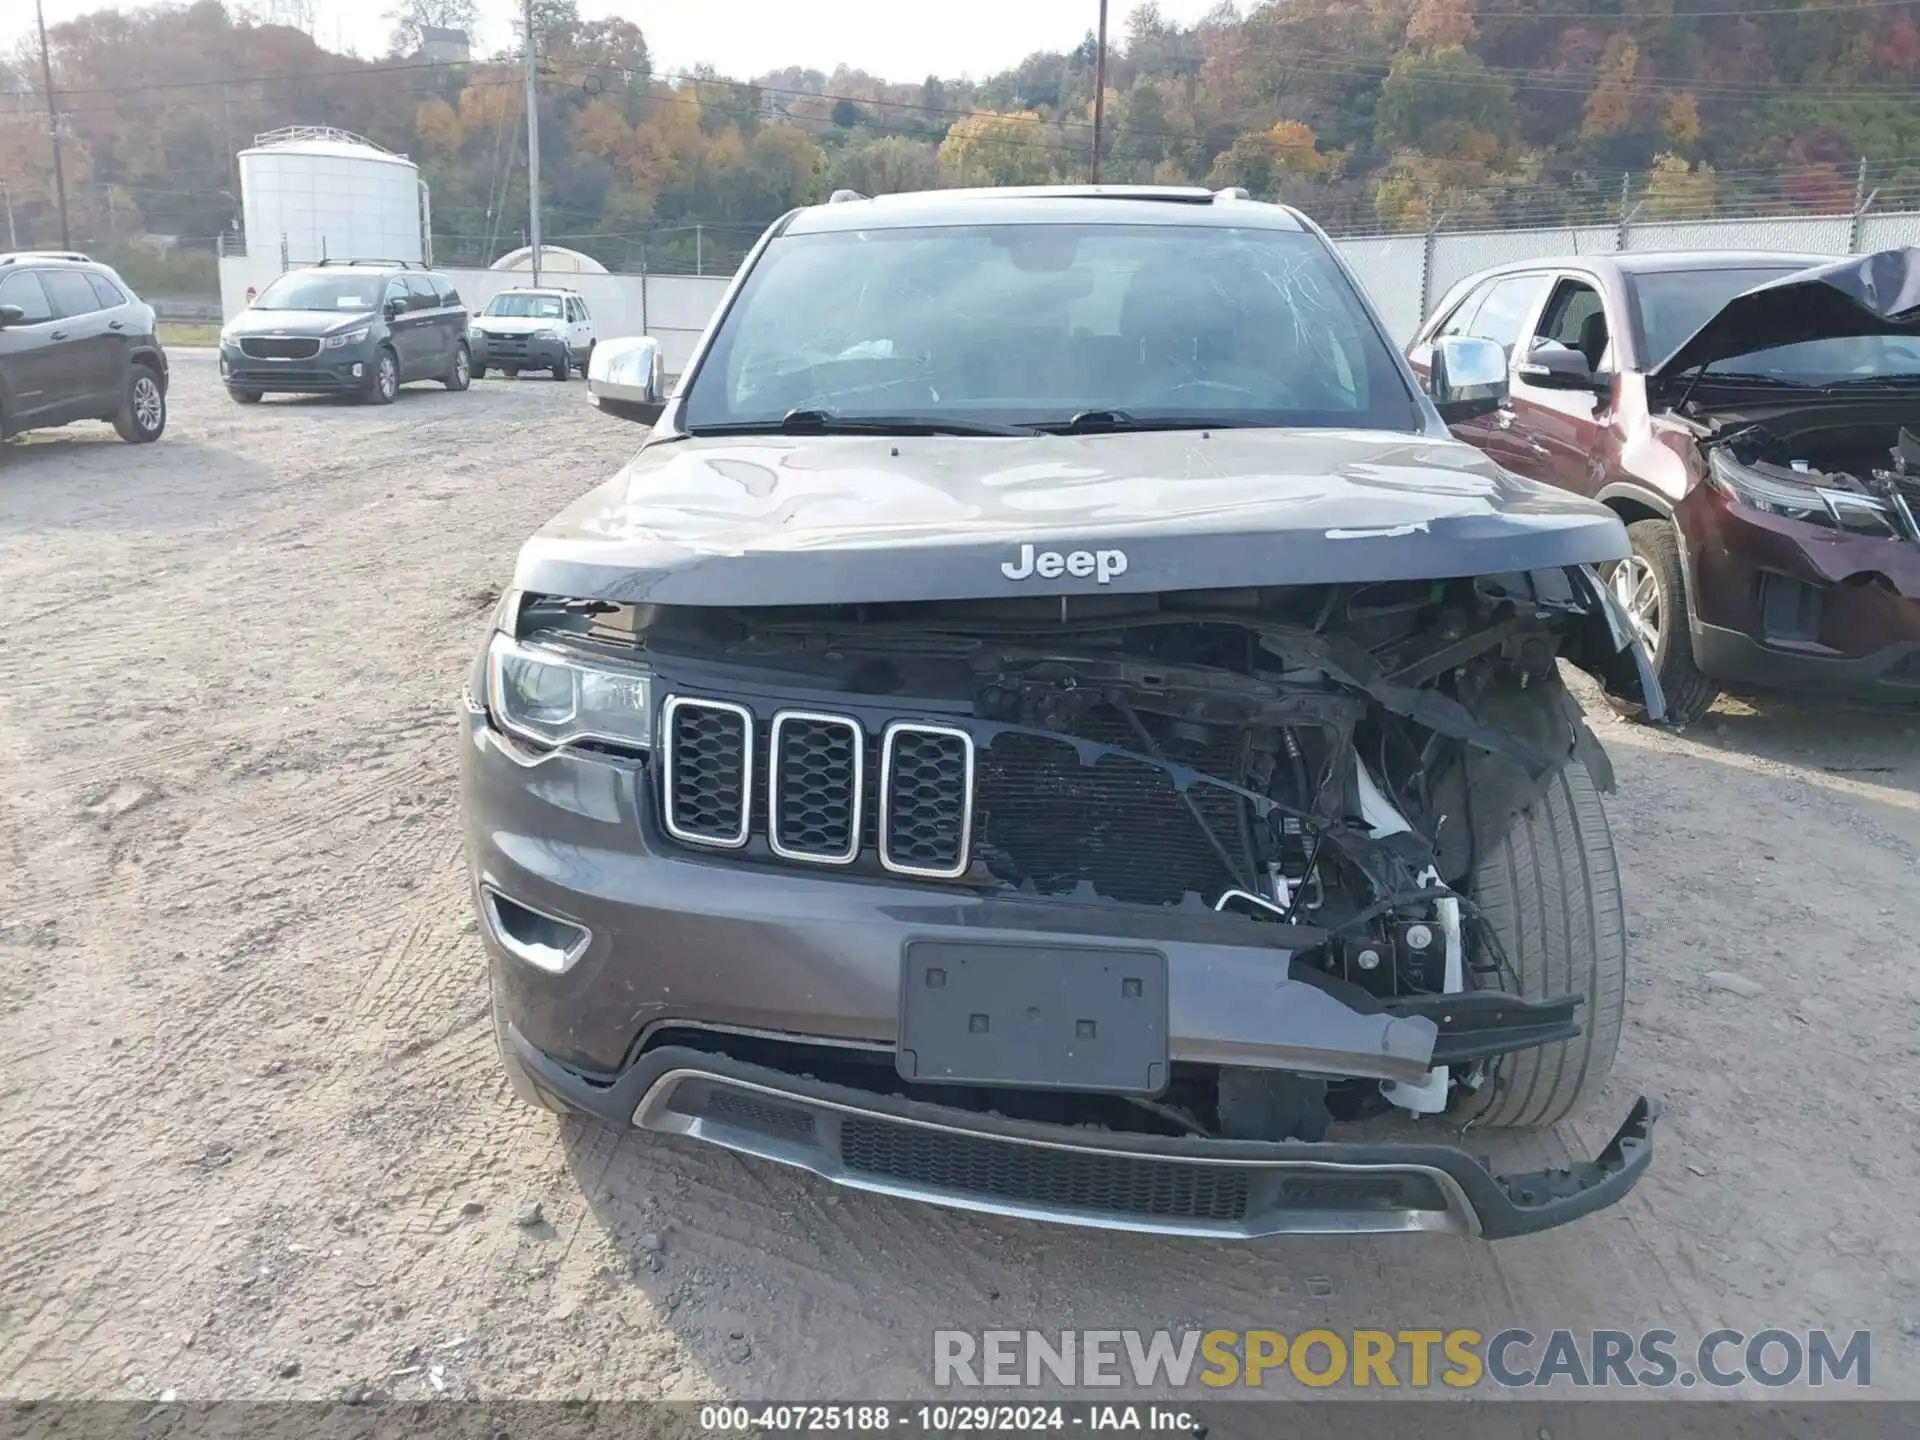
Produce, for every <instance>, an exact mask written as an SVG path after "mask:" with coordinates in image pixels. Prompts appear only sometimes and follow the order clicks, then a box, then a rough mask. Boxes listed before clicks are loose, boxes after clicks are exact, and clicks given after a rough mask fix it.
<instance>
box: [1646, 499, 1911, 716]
mask: <svg viewBox="0 0 1920 1440" xmlns="http://www.w3.org/2000/svg"><path fill="white" fill-rule="evenodd" d="M1675 518H1676V519H1677V520H1678V522H1679V525H1680V530H1681V534H1682V536H1683V537H1684V540H1685V544H1686V560H1687V579H1688V584H1689V590H1690V591H1691V595H1690V599H1691V601H1692V606H1691V608H1692V617H1691V620H1692V623H1691V628H1690V634H1689V638H1690V639H1691V640H1692V642H1693V654H1694V660H1695V663H1697V664H1698V665H1699V666H1700V668H1701V670H1702V671H1704V672H1705V673H1706V674H1708V675H1710V676H1712V677H1713V678H1714V679H1715V680H1719V681H1722V682H1726V683H1730V684H1745V685H1758V686H1769V687H1772V686H1778V687H1781V688H1785V689H1793V690H1804V691H1809V692H1814V693H1818V694H1829V695H1854V696H1861V697H1866V698H1874V699H1885V700H1906V701H1920V544H1915V543H1913V542H1912V541H1910V540H1893V539H1879V538H1876V537H1873V536H1864V535H1844V534H1841V533H1839V532H1837V531H1834V530H1830V529H1827V528H1824V527H1821V526H1816V525H1810V524H1806V523H1804V522H1801V521H1797V520H1790V519H1787V518H1785V517H1782V516H1776V515H1770V514H1767V513H1765V512H1763V511H1759V510H1754V509H1750V508H1748V507H1746V506H1743V505H1738V504H1735V503H1734V502H1733V501H1732V500H1730V499H1729V498H1728V497H1727V496H1726V495H1724V494H1723V493H1722V492H1721V491H1719V490H1718V489H1717V488H1715V487H1714V486H1712V485H1705V484H1703V485H1699V486H1696V487H1695V488H1694V490H1693V491H1692V493H1690V494H1689V495H1688V496H1687V498H1686V499H1685V500H1684V501H1683V502H1682V503H1681V505H1680V506H1679V508H1678V510H1677V511H1676V512H1675Z"/></svg>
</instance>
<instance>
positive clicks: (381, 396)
mask: <svg viewBox="0 0 1920 1440" xmlns="http://www.w3.org/2000/svg"><path fill="white" fill-rule="evenodd" d="M399 393H400V358H399V357H398V356H397V355H395V354H394V353H393V351H391V350H389V349H387V348H386V347H385V346H382V347H381V349H380V353H379V354H378V355H376V356H375V357H374V361H373V368H372V369H371V370H369V371H368V372H367V383H366V385H365V387H364V388H363V389H362V390H361V392H360V401H361V403H362V404H364V405H391V404H392V403H393V397H394V396H396V395H398V394H399Z"/></svg>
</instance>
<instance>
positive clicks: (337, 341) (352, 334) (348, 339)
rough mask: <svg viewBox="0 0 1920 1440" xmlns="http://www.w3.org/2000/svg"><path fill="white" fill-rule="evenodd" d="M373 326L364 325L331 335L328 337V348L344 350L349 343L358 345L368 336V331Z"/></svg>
mask: <svg viewBox="0 0 1920 1440" xmlns="http://www.w3.org/2000/svg"><path fill="white" fill-rule="evenodd" d="M371 328H372V327H371V326H368V325H362V326H361V327H360V328H359V329H358V330H347V331H344V332H342V333H341V334H338V335H329V336H328V337H327V349H329V350H344V349H346V348H347V346H349V345H358V344H359V343H360V342H361V341H362V340H364V339H366V338H367V331H368V330H370V329H371Z"/></svg>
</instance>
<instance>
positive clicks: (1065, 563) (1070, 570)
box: [1000, 545, 1127, 585]
mask: <svg viewBox="0 0 1920 1440" xmlns="http://www.w3.org/2000/svg"><path fill="white" fill-rule="evenodd" d="M1000 573H1001V574H1002V575H1004V576H1006V577H1007V578H1008V579H1009V580H1024V579H1026V578H1027V577H1028V576H1029V575H1038V576H1039V577H1040V578H1041V579H1042V580H1052V579H1055V578H1057V577H1058V576H1060V575H1063V574H1065V575H1077V576H1080V577H1082V578H1084V577H1086V576H1088V575H1091V576H1093V577H1094V578H1095V579H1096V580H1098V581H1099V582H1100V583H1101V584H1102V585H1105V584H1106V583H1107V582H1108V581H1109V580H1111V579H1113V578H1114V576H1116V575H1124V574H1126V573H1127V552H1126V551H1124V550H1069V551H1066V552H1064V553H1063V552H1061V551H1059V550H1042V551H1040V553H1039V554H1037V555H1036V554H1035V553H1034V549H1033V546H1031V545H1022V546H1021V547H1020V558H1019V559H1018V560H1004V561H1002V562H1001V564H1000Z"/></svg>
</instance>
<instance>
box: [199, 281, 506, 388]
mask: <svg viewBox="0 0 1920 1440" xmlns="http://www.w3.org/2000/svg"><path fill="white" fill-rule="evenodd" d="M220 378H221V379H222V380H223V381H225V382H226V387H227V393H228V394H229V395H231V396H232V397H233V398H234V399H235V400H237V401H239V402H240V403H241V404H243V405H251V404H255V403H257V402H258V401H259V399H260V397H261V396H263V395H270V394H344V395H351V396H354V397H355V398H357V399H359V400H362V401H365V402H366V403H368V404H371V405H390V404H392V403H393V399H394V396H395V395H397V394H398V393H399V391H400V387H401V386H402V385H405V384H407V383H408V382H410V381H414V380H438V381H439V382H440V383H441V384H443V385H445V386H446V387H447V389H449V390H464V389H466V388H467V385H468V384H469V382H470V381H471V380H472V378H473V352H472V350H471V348H470V346H469V342H468V339H467V310H466V306H465V305H464V304H462V303H461V299H460V293H459V291H457V290H455V289H454V287H453V283H452V282H451V281H450V280H448V279H447V277H446V276H444V275H441V274H438V273H437V272H434V271H431V270H423V269H421V268H420V267H418V266H415V265H408V264H404V263H396V262H392V261H371V262H364V263H363V262H357V261H348V262H334V261H323V262H322V263H321V264H319V265H315V266H310V267H308V268H306V269H303V270H289V271H288V272H287V273H285V274H284V275H282V276H280V277H279V278H278V279H276V280H275V281H274V282H273V283H272V284H271V285H269V286H267V288H266V289H265V290H263V291H261V292H260V295H259V297H258V298H257V299H256V300H254V302H253V303H252V304H251V305H249V306H248V307H247V308H246V309H245V310H243V311H241V313H240V314H239V315H238V316H236V317H235V318H234V320H233V321H232V322H231V323H230V324H229V325H228V326H227V327H226V329H225V330H223V331H221V333H220Z"/></svg>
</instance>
